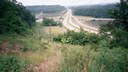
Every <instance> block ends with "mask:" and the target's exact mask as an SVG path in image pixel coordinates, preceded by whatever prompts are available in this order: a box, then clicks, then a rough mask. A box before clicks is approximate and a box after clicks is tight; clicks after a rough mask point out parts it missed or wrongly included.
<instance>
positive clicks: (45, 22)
mask: <svg viewBox="0 0 128 72" xmlns="http://www.w3.org/2000/svg"><path fill="white" fill-rule="evenodd" d="M42 23H43V26H62V24H61V23H60V22H56V21H54V20H53V19H48V18H44V19H43V22H42Z"/></svg>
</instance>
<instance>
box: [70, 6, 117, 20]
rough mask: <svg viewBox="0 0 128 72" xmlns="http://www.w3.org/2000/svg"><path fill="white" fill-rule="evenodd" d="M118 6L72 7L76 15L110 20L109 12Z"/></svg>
mask: <svg viewBox="0 0 128 72" xmlns="http://www.w3.org/2000/svg"><path fill="white" fill-rule="evenodd" d="M115 5H116V4H108V5H89V6H86V5H85V6H74V7H71V9H72V10H73V14H74V15H80V16H92V17H96V18H110V17H111V16H110V15H109V13H108V12H109V10H111V9H113V8H116V7H115Z"/></svg>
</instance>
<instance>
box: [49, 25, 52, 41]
mask: <svg viewBox="0 0 128 72" xmlns="http://www.w3.org/2000/svg"><path fill="white" fill-rule="evenodd" d="M51 41H52V32H51V24H50V23H49V42H51Z"/></svg>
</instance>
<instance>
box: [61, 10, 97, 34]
mask: <svg viewBox="0 0 128 72" xmlns="http://www.w3.org/2000/svg"><path fill="white" fill-rule="evenodd" d="M72 19H74V20H75V22H73V20H72ZM63 25H64V26H65V27H66V28H67V29H69V30H74V31H75V32H79V31H80V28H82V29H83V30H85V31H88V32H91V33H96V34H97V33H98V28H95V27H91V26H88V25H86V24H82V23H81V22H80V21H79V20H78V19H77V18H75V17H73V15H72V11H71V10H70V9H68V10H67V13H66V17H65V19H64V21H63Z"/></svg>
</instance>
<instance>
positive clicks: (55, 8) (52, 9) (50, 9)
mask: <svg viewBox="0 0 128 72" xmlns="http://www.w3.org/2000/svg"><path fill="white" fill-rule="evenodd" d="M26 8H27V9H28V10H30V11H31V12H33V13H40V12H43V13H56V12H61V11H63V10H66V8H65V7H64V6H60V5H37V6H26Z"/></svg>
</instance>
